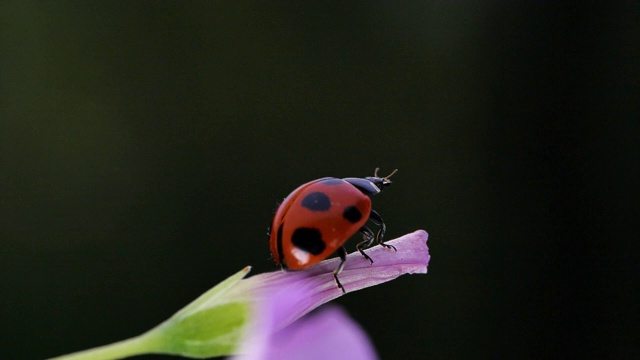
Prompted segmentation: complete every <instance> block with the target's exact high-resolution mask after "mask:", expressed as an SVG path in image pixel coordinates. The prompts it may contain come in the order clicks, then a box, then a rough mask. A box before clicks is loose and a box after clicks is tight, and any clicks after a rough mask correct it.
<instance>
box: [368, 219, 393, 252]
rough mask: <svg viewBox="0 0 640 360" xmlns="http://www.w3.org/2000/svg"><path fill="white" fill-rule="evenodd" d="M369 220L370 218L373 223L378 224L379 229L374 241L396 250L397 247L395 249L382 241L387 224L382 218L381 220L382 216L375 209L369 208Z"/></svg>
mask: <svg viewBox="0 0 640 360" xmlns="http://www.w3.org/2000/svg"><path fill="white" fill-rule="evenodd" d="M369 220H371V222H373V223H374V224H376V225H378V226H380V230H378V233H377V234H376V242H377V243H378V244H380V245H382V246H383V247H386V248H387V249H393V250H394V251H398V249H396V247H395V246H393V245H389V244H385V242H384V241H383V239H384V233H385V232H386V231H387V225H385V224H384V220H382V217H380V214H378V213H377V212H376V211H375V210H373V209H371V213H370V214H369Z"/></svg>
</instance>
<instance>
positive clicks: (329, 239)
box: [269, 177, 371, 270]
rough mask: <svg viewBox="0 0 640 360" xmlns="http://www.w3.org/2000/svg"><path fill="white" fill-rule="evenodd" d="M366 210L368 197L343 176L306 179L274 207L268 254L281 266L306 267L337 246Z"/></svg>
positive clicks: (362, 221)
mask: <svg viewBox="0 0 640 360" xmlns="http://www.w3.org/2000/svg"><path fill="white" fill-rule="evenodd" d="M370 212H371V199H370V198H369V197H368V196H367V195H365V194H364V193H363V192H362V191H361V190H359V189H357V188H356V187H355V186H353V185H352V184H350V183H349V182H347V181H345V180H343V179H338V178H331V177H328V178H322V179H318V180H314V181H311V182H308V183H306V184H304V185H302V186H300V187H298V188H297V189H296V190H294V191H293V192H292V193H291V194H289V196H287V198H285V199H284V201H283V202H282V204H280V206H279V207H278V210H277V212H276V215H275V217H274V219H273V223H272V225H271V235H270V238H269V245H270V247H271V255H272V256H273V259H274V260H275V262H276V264H277V265H282V266H283V267H285V268H288V269H291V270H300V269H304V268H307V267H309V266H311V265H313V264H315V263H317V262H320V261H322V260H324V259H326V258H327V257H329V255H331V254H332V253H334V252H335V251H336V250H337V249H338V248H340V247H341V246H342V245H343V244H344V243H345V242H346V241H347V240H348V239H349V238H350V237H351V236H353V234H355V233H356V232H357V231H358V230H359V229H360V228H361V227H362V226H363V225H364V224H365V223H366V222H367V220H368V219H369V214H370Z"/></svg>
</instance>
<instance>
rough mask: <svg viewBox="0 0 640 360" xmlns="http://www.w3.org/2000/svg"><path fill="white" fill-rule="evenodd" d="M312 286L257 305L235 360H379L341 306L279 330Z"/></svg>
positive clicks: (285, 291) (286, 291)
mask: <svg viewBox="0 0 640 360" xmlns="http://www.w3.org/2000/svg"><path fill="white" fill-rule="evenodd" d="M311 291H312V289H310V288H309V287H306V288H305V287H303V288H296V287H292V286H290V287H287V288H284V289H282V290H281V291H278V292H276V293H275V294H274V295H273V296H272V297H271V298H269V299H266V301H265V302H263V303H259V304H257V306H258V307H257V314H256V315H257V316H256V318H255V319H254V322H253V324H252V327H251V328H250V331H249V333H248V334H247V337H246V338H245V341H244V342H243V344H242V346H241V349H240V350H239V353H240V355H238V356H236V357H234V359H235V360H272V359H273V360H276V359H277V360H288V359H291V360H295V359H305V360H315V359H352V360H372V359H377V355H376V352H375V350H374V347H373V345H372V343H371V341H370V340H369V338H368V336H367V335H366V333H365V332H364V330H363V329H362V328H361V327H360V326H359V325H358V324H357V323H356V322H354V321H353V320H352V319H351V318H350V317H349V316H348V315H347V314H346V313H345V312H344V311H342V310H341V309H340V308H338V307H330V308H327V309H324V310H322V311H321V312H319V313H316V314H313V315H309V316H305V317H303V318H301V319H299V320H297V321H295V322H293V323H292V324H290V325H289V326H286V327H285V328H284V329H281V330H279V331H276V329H277V328H278V327H279V326H280V322H279V321H278V320H279V319H280V318H281V317H282V316H285V315H286V314H287V313H288V312H289V311H290V310H291V309H292V306H293V305H295V304H296V303H298V302H299V301H300V299H303V298H305V297H307V296H309V294H310V293H311Z"/></svg>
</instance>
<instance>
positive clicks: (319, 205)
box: [302, 191, 331, 211]
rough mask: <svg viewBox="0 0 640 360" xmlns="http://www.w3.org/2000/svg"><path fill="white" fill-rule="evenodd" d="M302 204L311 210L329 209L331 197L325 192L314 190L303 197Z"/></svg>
mask: <svg viewBox="0 0 640 360" xmlns="http://www.w3.org/2000/svg"><path fill="white" fill-rule="evenodd" d="M302 206H304V207H306V208H307V209H309V210H311V211H327V210H329V209H330V208H331V199H329V197H328V196H327V194H325V193H323V192H319V191H316V192H312V193H311V194H309V195H307V196H305V197H304V199H302Z"/></svg>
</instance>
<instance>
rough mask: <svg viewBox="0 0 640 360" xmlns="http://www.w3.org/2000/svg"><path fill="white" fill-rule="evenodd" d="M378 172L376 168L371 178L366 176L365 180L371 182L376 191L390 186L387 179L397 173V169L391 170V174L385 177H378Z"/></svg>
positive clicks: (389, 181)
mask: <svg viewBox="0 0 640 360" xmlns="http://www.w3.org/2000/svg"><path fill="white" fill-rule="evenodd" d="M378 170H380V168H376V170H375V171H374V172H373V176H368V177H366V178H365V179H367V180H369V181H371V182H372V183H373V184H374V185H375V186H376V187H377V188H378V189H380V190H382V189H384V187H385V186H389V185H391V180H389V178H390V177H391V176H393V174H395V173H397V172H398V169H395V170H393V171H392V172H391V174H389V175H387V176H385V177H379V176H378Z"/></svg>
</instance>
